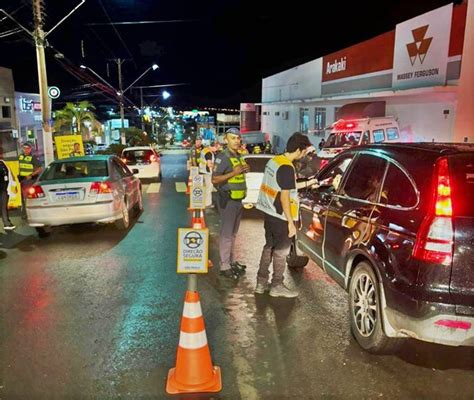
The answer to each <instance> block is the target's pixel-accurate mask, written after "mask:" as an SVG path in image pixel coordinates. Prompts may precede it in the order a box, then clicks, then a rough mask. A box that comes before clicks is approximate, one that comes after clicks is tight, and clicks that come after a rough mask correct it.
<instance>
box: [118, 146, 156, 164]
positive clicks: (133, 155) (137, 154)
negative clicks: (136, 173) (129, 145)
mask: <svg viewBox="0 0 474 400" xmlns="http://www.w3.org/2000/svg"><path fill="white" fill-rule="evenodd" d="M152 155H153V150H151V149H150V150H148V149H147V150H125V151H124V152H123V154H122V158H124V159H126V160H127V164H137V163H148V162H150V158H151V156H152Z"/></svg>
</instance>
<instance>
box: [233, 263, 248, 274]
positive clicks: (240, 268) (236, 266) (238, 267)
mask: <svg viewBox="0 0 474 400" xmlns="http://www.w3.org/2000/svg"><path fill="white" fill-rule="evenodd" d="M230 267H231V268H232V270H233V271H234V272H236V273H237V274H239V275H243V274H245V270H246V269H247V266H246V265H244V264H241V263H239V262H237V261H235V262H233V263H230Z"/></svg>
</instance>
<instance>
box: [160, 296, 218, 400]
mask: <svg viewBox="0 0 474 400" xmlns="http://www.w3.org/2000/svg"><path fill="white" fill-rule="evenodd" d="M221 389H222V379H221V370H220V368H219V367H217V366H213V365H212V360H211V353H210V351H209V346H208V344H207V336H206V329H205V326H204V318H203V316H202V310H201V303H200V301H199V293H198V292H197V291H194V292H192V291H189V290H188V291H187V292H186V297H185V300H184V309H183V317H182V319H181V332H180V334H179V345H178V351H177V353H176V367H175V368H171V369H170V371H169V373H168V380H167V382H166V392H167V393H169V394H177V393H217V392H219V391H220V390H221Z"/></svg>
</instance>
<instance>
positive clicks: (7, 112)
mask: <svg viewBox="0 0 474 400" xmlns="http://www.w3.org/2000/svg"><path fill="white" fill-rule="evenodd" d="M2 117H3V118H11V117H12V109H11V107H10V106H2Z"/></svg>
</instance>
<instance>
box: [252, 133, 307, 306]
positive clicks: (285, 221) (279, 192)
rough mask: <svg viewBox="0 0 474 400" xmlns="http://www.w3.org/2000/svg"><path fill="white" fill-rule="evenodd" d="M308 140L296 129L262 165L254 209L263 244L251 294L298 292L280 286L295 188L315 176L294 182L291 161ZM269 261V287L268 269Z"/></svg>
mask: <svg viewBox="0 0 474 400" xmlns="http://www.w3.org/2000/svg"><path fill="white" fill-rule="evenodd" d="M310 146H311V143H310V141H309V139H308V137H307V136H305V135H303V134H302V133H299V132H296V133H294V134H293V135H292V136H291V137H290V138H289V139H288V143H287V145H286V152H285V153H284V154H281V155H277V156H275V157H273V158H272V159H271V160H270V161H269V162H268V163H267V165H266V167H265V173H264V175H263V180H262V185H261V186H260V192H259V196H258V202H257V208H258V209H259V210H261V211H263V212H264V228H265V246H264V247H263V251H262V255H261V257H260V266H259V269H258V273H257V286H256V288H255V293H257V294H263V293H265V292H266V291H268V290H269V291H270V296H272V297H296V296H298V293H297V292H295V291H293V290H290V289H289V288H287V287H286V286H284V285H283V275H284V272H285V267H286V256H287V255H288V252H289V250H290V245H291V238H292V237H293V236H295V234H296V226H295V222H294V221H297V220H298V216H299V215H298V214H299V213H298V206H299V201H298V191H297V189H299V188H302V187H305V186H311V185H313V184H315V183H316V180H315V179H311V180H308V181H306V182H302V183H300V184H297V183H296V172H295V167H294V165H293V164H294V162H295V161H297V160H300V159H302V158H303V157H304V156H305V155H306V152H307V151H308V148H310ZM272 262H273V276H272V283H271V288H270V286H269V284H268V278H269V276H270V272H269V268H270V264H272Z"/></svg>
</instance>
